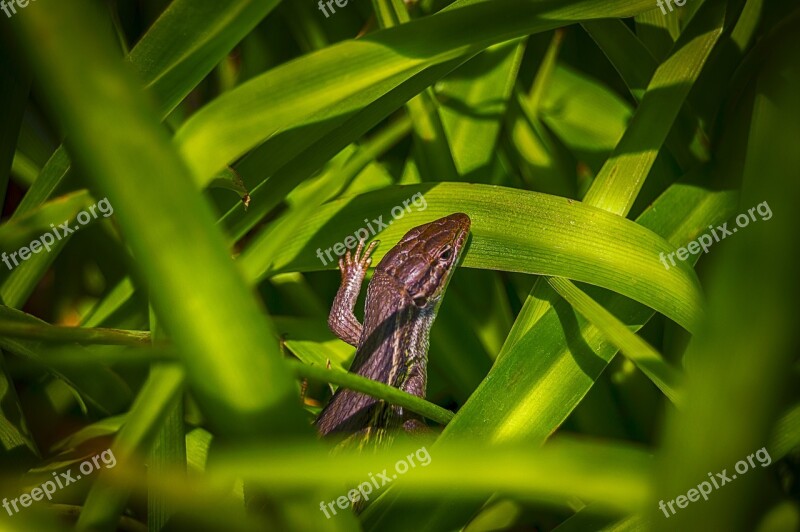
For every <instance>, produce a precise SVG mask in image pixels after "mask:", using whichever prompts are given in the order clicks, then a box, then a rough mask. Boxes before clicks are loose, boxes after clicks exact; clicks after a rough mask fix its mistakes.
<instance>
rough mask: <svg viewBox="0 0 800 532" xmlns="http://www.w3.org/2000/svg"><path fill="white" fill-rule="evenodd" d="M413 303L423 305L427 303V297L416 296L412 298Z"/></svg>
mask: <svg viewBox="0 0 800 532" xmlns="http://www.w3.org/2000/svg"><path fill="white" fill-rule="evenodd" d="M413 301H414V305H416V306H418V307H424V306H425V305H426V304H427V303H428V298H427V297H425V296H417V297H415V298H414V299H413Z"/></svg>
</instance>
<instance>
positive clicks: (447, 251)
mask: <svg viewBox="0 0 800 532" xmlns="http://www.w3.org/2000/svg"><path fill="white" fill-rule="evenodd" d="M452 256H453V248H451V247H450V246H447V247H446V248H444V249H443V250H442V251H441V252H440V253H439V260H442V261H448V260H450V257H452Z"/></svg>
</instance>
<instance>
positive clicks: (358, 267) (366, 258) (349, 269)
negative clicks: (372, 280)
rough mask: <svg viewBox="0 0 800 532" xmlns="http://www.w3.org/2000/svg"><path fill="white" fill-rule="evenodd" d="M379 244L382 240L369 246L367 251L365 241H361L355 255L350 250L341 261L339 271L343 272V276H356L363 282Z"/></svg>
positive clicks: (375, 241)
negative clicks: (373, 252) (373, 253)
mask: <svg viewBox="0 0 800 532" xmlns="http://www.w3.org/2000/svg"><path fill="white" fill-rule="evenodd" d="M379 243H380V240H374V241H372V242H371V243H370V245H369V246H367V249H366V250H364V241H363V240H360V241H359V242H358V247H357V248H356V251H355V253H354V254H353V255H351V254H350V250H348V251H347V253H345V255H344V257H342V258H340V259H339V269H340V270H341V271H342V276H343V277H345V276H347V277H350V276H354V275H355V276H358V277H360V279H361V280H363V279H364V275H366V273H367V268H369V265H370V264H371V263H372V256H371V255H372V251H373V250H374V249H375V247H376V246H377V245H378V244H379ZM362 251H363V255H362Z"/></svg>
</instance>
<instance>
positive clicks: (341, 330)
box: [328, 240, 379, 347]
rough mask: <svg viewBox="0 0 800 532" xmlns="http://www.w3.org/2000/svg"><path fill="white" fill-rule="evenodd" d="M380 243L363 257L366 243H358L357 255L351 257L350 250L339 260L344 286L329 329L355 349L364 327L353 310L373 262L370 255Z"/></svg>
mask: <svg viewBox="0 0 800 532" xmlns="http://www.w3.org/2000/svg"><path fill="white" fill-rule="evenodd" d="M378 243H379V241H378V240H375V241H374V242H372V243H371V244H370V245H369V246H368V247H367V249H366V251H364V255H361V251H362V250H363V249H364V241H363V240H362V241H360V242H359V243H358V247H357V248H356V252H355V255H353V256H352V257H351V255H350V251H349V250H348V252H347V253H345V255H344V257H342V258H341V259H339V269H340V270H341V271H342V284H341V285H339V291H338V292H336V297H335V298H334V300H333V306H332V307H331V312H330V314H329V315H328V327H330V329H331V331H333V333H334V334H335V335H336V336H338V337H339V338H341V339H342V340H344V341H345V342H347V343H348V344H350V345H352V346H355V347H358V341H359V339H360V338H361V328H362V327H361V323H359V321H358V319H357V318H356V316H355V314H354V313H353V310H354V309H355V306H356V300H357V299H358V294H359V292H361V283H362V282H363V281H364V276H365V275H366V274H367V268H369V265H370V263H371V262H372V257H370V255H371V254H372V250H373V249H375V246H377V245H378Z"/></svg>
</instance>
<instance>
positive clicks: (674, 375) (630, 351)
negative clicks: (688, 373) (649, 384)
mask: <svg viewBox="0 0 800 532" xmlns="http://www.w3.org/2000/svg"><path fill="white" fill-rule="evenodd" d="M548 283H550V286H552V287H553V289H555V291H556V292H558V295H560V296H561V297H563V298H564V299H565V300H566V301H567V302H568V303H569V304H570V305H572V306H573V307H574V308H575V309H576V310H577V311H578V312H580V313H581V314H582V315H583V316H584V317H585V318H586V319H588V320H589V321H591V322H592V323H593V324H594V325H595V326H596V327H597V328H598V329H601V330H602V331H603V333H604V334H605V335H606V337H607V338H608V339H609V340H610V341H611V342H612V343H613V344H614V345H615V346H616V347H617V348H618V349H619V350H620V351H621V352H622V354H624V355H625V356H626V357H628V358H629V359H631V360H632V361H633V363H634V364H636V366H637V367H638V368H639V369H640V370H642V372H643V373H644V374H645V375H647V377H648V378H649V379H650V380H652V381H653V384H655V385H656V386H658V388H659V389H660V390H661V391H662V392H664V395H666V396H667V397H668V398H669V400H670V401H672V402H673V403H675V404H676V405H680V401H681V391H680V388H679V386H680V382H681V380H682V379H681V375H680V374H679V373H678V371H677V370H675V369H674V368H672V367H671V366H669V365H668V364H667V363H666V362H665V361H664V358H663V357H662V356H661V354H660V353H659V352H658V351H656V350H655V349H654V348H653V347H652V346H651V345H650V344H648V343H647V342H646V341H644V340H643V339H642V338H640V337H639V336H637V335H636V334H634V333H632V332H631V331H630V329H628V327H626V326H625V324H623V323H622V322H621V321H619V320H618V319H617V318H616V317H615V316H614V315H613V314H611V313H610V312H608V311H607V310H606V309H604V308H603V307H602V306H601V305H599V304H598V303H597V302H596V301H595V300H593V299H592V298H591V297H590V296H589V295H587V294H586V293H585V292H583V291H582V290H581V289H580V288H578V287H577V286H575V285H574V284H573V283H571V282H569V281H567V280H566V279H559V278H555V277H551V278H550V279H548Z"/></svg>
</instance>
